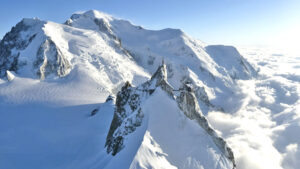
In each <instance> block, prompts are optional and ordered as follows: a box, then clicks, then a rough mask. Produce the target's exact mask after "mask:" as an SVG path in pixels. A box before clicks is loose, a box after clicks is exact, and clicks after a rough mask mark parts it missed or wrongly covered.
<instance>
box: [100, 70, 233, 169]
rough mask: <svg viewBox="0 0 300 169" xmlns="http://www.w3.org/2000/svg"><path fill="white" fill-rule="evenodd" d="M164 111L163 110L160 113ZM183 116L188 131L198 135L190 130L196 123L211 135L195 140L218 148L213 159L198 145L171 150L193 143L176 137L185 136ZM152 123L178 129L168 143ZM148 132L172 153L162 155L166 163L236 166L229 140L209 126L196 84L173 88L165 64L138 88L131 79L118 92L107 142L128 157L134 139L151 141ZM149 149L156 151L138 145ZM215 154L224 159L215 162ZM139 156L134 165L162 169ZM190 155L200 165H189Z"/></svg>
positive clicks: (116, 152) (110, 149)
mask: <svg viewBox="0 0 300 169" xmlns="http://www.w3.org/2000/svg"><path fill="white" fill-rule="evenodd" d="M175 93H178V96H176V94H175ZM164 100H168V102H164ZM152 102H155V103H152ZM146 107H152V109H151V110H150V109H148V108H146ZM165 108H166V109H165ZM172 108H174V109H176V111H175V112H176V113H175V112H174V111H171V112H170V113H167V112H165V111H169V110H170V109H172ZM161 110H163V111H162V112H160V111H161ZM155 112H160V113H161V114H156V113H155ZM156 118H159V119H164V120H165V121H164V122H163V124H156V120H154V121H153V120H151V119H156ZM169 119H171V120H169ZM183 119H185V120H184V121H185V123H186V124H185V125H183V126H181V127H183V128H185V129H184V130H187V131H188V132H187V133H185V134H188V135H194V134H193V132H191V131H189V130H190V129H192V128H190V126H189V125H196V126H194V127H196V128H198V130H199V132H200V131H201V132H203V133H202V134H207V135H208V136H209V139H208V140H206V139H207V138H201V137H197V136H196V135H195V139H196V140H197V141H199V143H200V142H201V145H200V146H201V147H202V146H203V147H206V146H209V147H212V149H214V150H213V151H214V153H213V154H214V155H213V156H210V155H208V156H210V158H208V159H205V158H204V157H203V156H198V155H196V154H197V153H196V152H197V151H198V150H199V149H198V148H195V149H194V150H192V151H189V152H186V151H183V152H181V151H178V152H176V153H175V152H173V151H172V150H171V149H170V148H171V147H172V149H173V148H176V147H186V146H188V145H186V144H189V143H192V142H193V141H191V140H190V141H187V140H186V142H180V141H179V142H176V141H174V140H173V139H175V138H178V137H181V136H183V135H181V134H182V133H181V132H182V131H181V129H179V130H178V127H179V126H180V123H178V120H179V121H180V120H183ZM153 123H155V124H153ZM172 123H173V124H172ZM152 125H159V126H160V127H161V128H162V129H161V130H168V131H169V130H174V131H175V133H173V134H172V135H169V138H168V140H169V141H168V142H165V141H167V140H166V139H165V138H163V137H162V136H161V133H160V131H159V130H156V129H153V128H152ZM170 127H171V128H170ZM181 127H180V128H181ZM201 132H200V133H201ZM134 133H140V135H139V136H137V135H135V134H134ZM147 133H148V134H149V135H150V137H151V139H152V142H155V143H156V142H157V143H156V144H159V145H160V146H161V147H160V148H161V149H162V150H160V151H161V153H166V154H168V156H165V157H164V156H162V158H163V159H164V160H165V162H164V163H166V164H164V165H175V166H177V167H178V168H189V169H192V168H199V167H200V166H202V167H204V168H220V169H221V168H234V167H235V160H234V156H233V152H232V150H231V149H230V148H229V147H228V145H227V143H226V142H225V141H224V140H223V139H222V138H221V137H219V136H218V135H217V133H216V132H215V131H214V129H212V127H211V126H210V125H209V123H208V121H207V119H206V118H205V117H204V116H203V114H202V113H201V111H200V108H199V105H198V101H197V98H196V96H195V94H194V90H193V89H192V86H191V85H190V84H185V85H184V86H183V87H182V88H180V89H178V90H175V89H173V87H172V86H170V84H169V83H168V81H167V72H166V65H165V64H162V65H161V66H159V67H158V69H157V71H156V72H155V73H154V75H153V76H152V77H151V79H150V80H149V81H147V82H145V83H143V84H141V85H139V86H137V87H132V86H131V85H130V83H129V82H127V83H126V84H125V85H124V86H123V87H122V89H121V91H120V92H118V94H117V98H116V107H115V112H114V117H113V120H112V123H111V126H110V130H109V132H108V135H107V137H106V144H105V145H106V147H107V153H109V154H112V155H113V156H116V157H120V156H124V154H127V155H129V154H131V152H130V151H131V150H129V149H128V146H131V144H132V140H140V139H141V138H143V139H144V140H147V139H148V137H149V135H148V134H147ZM198 134H199V133H198ZM198 134H197V135H198ZM198 136H199V135H198ZM171 140H172V141H171ZM197 141H196V142H197ZM187 142H188V143H187ZM196 142H195V143H196ZM173 143H174V144H173ZM193 143H194V142H193ZM166 144H167V145H166ZM168 144H169V145H168ZM191 145H192V144H191ZM165 146H166V147H165ZM145 149H146V150H147V151H155V150H153V148H152V147H148V146H146V145H143V144H142V145H141V146H139V147H137V152H139V151H145ZM163 151H166V152H163ZM201 151H203V150H201ZM173 153H174V154H173ZM194 153H195V154H194ZM198 153H200V152H198ZM214 156H219V158H220V159H222V160H221V161H218V162H217V163H214V162H212V161H214V160H215V159H214ZM139 158H141V157H139V155H138V153H137V154H136V155H135V159H136V160H137V161H136V160H134V161H133V162H132V163H131V166H130V168H138V166H141V165H142V166H143V165H149V166H147V167H146V168H160V167H158V166H156V165H157V164H155V163H152V164H145V162H146V161H144V160H140V159H139ZM147 158H149V160H150V159H152V160H155V159H156V158H157V157H153V156H149V157H147ZM188 158H192V159H193V160H194V162H197V163H198V165H196V166H194V164H191V163H190V164H186V163H185V160H187V159H188ZM111 165H113V166H114V165H115V164H111ZM150 166H151V167H150Z"/></svg>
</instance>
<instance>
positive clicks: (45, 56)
mask: <svg viewBox="0 0 300 169" xmlns="http://www.w3.org/2000/svg"><path fill="white" fill-rule="evenodd" d="M36 55H37V59H36V61H35V62H34V68H37V75H38V76H39V77H40V79H45V77H46V76H48V75H50V74H54V75H57V76H58V77H63V76H65V75H66V74H67V73H69V71H70V68H71V66H70V63H69V61H68V60H67V59H66V58H64V56H63V55H62V53H61V51H60V50H59V48H58V47H57V46H56V45H55V43H54V42H53V41H52V40H51V39H50V38H47V39H46V40H45V41H44V43H43V44H42V45H41V46H40V48H39V49H38V51H37V54H36Z"/></svg>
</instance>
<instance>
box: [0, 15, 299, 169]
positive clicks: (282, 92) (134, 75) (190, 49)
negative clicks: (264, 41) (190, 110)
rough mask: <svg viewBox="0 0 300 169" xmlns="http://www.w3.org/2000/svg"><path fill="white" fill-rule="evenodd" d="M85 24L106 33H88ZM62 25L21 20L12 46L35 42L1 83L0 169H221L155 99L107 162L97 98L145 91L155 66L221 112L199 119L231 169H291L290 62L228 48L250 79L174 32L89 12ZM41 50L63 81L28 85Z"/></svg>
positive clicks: (179, 117)
mask: <svg viewBox="0 0 300 169" xmlns="http://www.w3.org/2000/svg"><path fill="white" fill-rule="evenodd" d="M95 19H102V20H103V21H104V23H105V25H106V26H107V28H109V29H107V30H108V31H107V32H104V31H101V30H99V25H97V24H95V22H94V20H95ZM68 21H69V25H65V24H58V23H54V22H50V21H47V22H45V21H40V20H37V19H25V23H26V24H28V25H31V26H32V27H31V29H29V30H27V31H26V32H22V36H24V37H26V36H30V35H32V34H37V35H36V37H35V38H34V40H33V41H32V42H31V43H30V44H29V46H28V47H27V48H26V49H24V50H22V51H13V52H20V56H19V59H20V61H21V62H24V63H27V65H25V66H23V67H21V68H20V69H19V70H18V72H16V73H15V74H14V79H13V80H12V81H10V82H8V81H7V80H6V79H0V133H1V134H0V168H1V169H2V168H3V169H10V168H13V169H20V168H22V169H24V168H28V169H29V168H30V169H32V168H45V169H47V168H49V169H50V168H57V169H60V168H61V169H67V168H70V169H77V168H78V169H82V168H91V169H92V168H93V169H94V168H103V169H104V168H107V169H108V168H120V169H121V168H136V169H137V168H211V167H212V166H213V167H214V168H226V167H227V168H228V166H230V165H228V164H226V162H225V161H223V160H222V159H221V158H220V157H219V156H218V154H219V153H220V152H216V151H214V150H216V149H215V148H211V147H210V146H212V145H214V144H211V142H212V141H211V140H210V139H209V137H208V136H206V135H205V132H203V130H202V129H201V127H199V126H198V125H196V123H195V124H194V123H192V121H189V120H188V119H187V118H186V117H185V116H184V115H183V114H180V111H179V110H178V108H177V106H175V105H174V104H175V103H173V102H172V101H171V100H170V99H169V98H168V97H167V96H166V95H165V94H164V92H162V91H160V90H158V91H156V92H155V93H154V94H153V97H151V98H150V99H149V100H147V101H146V102H145V103H144V107H143V110H144V111H145V112H146V113H145V114H146V116H145V118H144V119H143V123H142V126H140V127H137V129H136V131H135V132H133V133H131V134H130V137H128V140H127V142H128V144H126V148H124V150H122V151H120V153H119V154H117V155H116V156H111V155H107V153H106V149H105V148H104V144H105V139H106V136H107V132H108V130H109V127H110V123H111V121H112V117H113V111H114V110H113V103H112V102H107V103H104V101H105V99H106V97H107V96H108V95H109V94H116V92H117V91H118V90H119V89H120V87H121V86H122V85H123V84H124V82H125V81H130V82H131V83H132V84H133V85H138V84H141V83H142V82H144V81H146V80H148V78H149V77H150V74H152V73H153V72H154V71H155V70H156V68H157V67H158V65H160V64H161V62H162V60H164V61H165V62H166V64H167V68H168V81H169V82H170V84H171V85H172V86H173V87H174V88H175V89H177V88H179V86H180V84H181V80H183V79H185V78H188V79H189V80H191V81H193V82H194V83H195V84H196V85H198V86H199V87H203V88H204V89H205V91H206V93H207V95H208V98H209V100H210V102H211V103H212V104H214V105H216V106H219V107H222V108H223V109H224V110H225V112H220V111H217V110H216V109H209V108H207V111H208V112H207V118H208V120H209V122H210V123H211V125H212V126H213V127H214V128H215V129H217V130H218V131H219V133H220V134H221V135H222V137H223V138H225V139H226V141H227V142H228V143H229V145H230V147H231V148H232V150H233V152H234V155H235V158H236V163H237V168H238V169H253V168H257V169H259V168H262V169H265V168H272V169H277V168H278V169H281V168H285V169H296V168H298V167H299V166H300V163H299V159H300V148H299V147H300V137H299V135H298V133H299V131H300V114H299V113H300V107H299V105H300V101H299V97H300V88H299V87H300V74H299V69H300V67H299V63H300V56H297V55H296V56H295V55H291V54H286V53H285V52H281V53H278V52H275V51H274V50H267V49H264V48H248V47H247V48H238V51H239V52H240V53H241V54H242V55H243V56H244V57H245V58H246V59H247V60H249V61H250V63H251V64H252V65H255V68H257V69H259V70H260V71H259V73H258V76H257V77H256V75H255V74H256V73H255V70H251V69H250V68H248V67H247V66H248V65H247V66H246V67H247V68H245V66H242V65H241V64H239V62H240V60H239V58H240V54H239V53H238V52H237V50H235V49H234V48H233V47H227V46H210V47H209V46H207V45H206V44H204V43H203V42H201V41H199V40H195V39H193V38H191V37H189V36H188V35H186V34H185V33H184V32H183V31H181V30H177V29H164V30H157V31H153V30H146V29H144V28H142V27H139V26H134V25H132V24H131V23H130V22H128V21H125V20H121V19H116V18H114V17H112V16H109V15H107V14H104V13H101V12H99V11H88V12H85V13H82V14H74V15H73V16H72V17H71V19H70V20H68ZM112 35H114V36H115V37H117V39H115V38H113V37H112ZM46 38H50V39H51V40H52V41H53V42H54V43H55V44H56V46H57V47H58V48H59V50H60V51H61V52H62V54H63V56H64V57H65V58H66V59H67V60H68V61H69V62H70V63H71V69H70V71H69V73H68V74H67V75H66V76H65V77H62V78H58V77H55V76H53V75H52V76H49V77H47V78H46V79H45V80H43V81H41V80H39V79H38V77H37V76H36V74H35V73H34V70H33V69H34V68H33V66H32V64H33V62H34V60H35V59H36V53H37V51H38V48H39V46H40V45H41V43H42V42H43V41H44V40H45V39H46ZM220 51H221V53H220ZM127 52H129V54H128V53H127ZM233 75H234V78H232V77H233ZM201 105H203V104H200V106H201ZM96 108H98V109H99V111H98V112H97V113H96V115H94V116H90V113H91V112H92V111H93V110H94V109H96ZM197 159H202V160H203V159H207V160H204V161H206V162H203V163H200V162H199V160H197Z"/></svg>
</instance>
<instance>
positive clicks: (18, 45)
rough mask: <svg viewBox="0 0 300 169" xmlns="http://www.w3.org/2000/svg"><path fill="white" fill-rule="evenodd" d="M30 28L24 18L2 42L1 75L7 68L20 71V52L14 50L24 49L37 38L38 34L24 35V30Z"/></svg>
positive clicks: (0, 45)
mask: <svg viewBox="0 0 300 169" xmlns="http://www.w3.org/2000/svg"><path fill="white" fill-rule="evenodd" d="M28 29H30V26H29V25H26V24H25V23H24V20H22V21H21V22H19V23H18V24H17V25H16V26H14V27H13V28H12V29H11V31H10V32H8V33H7V34H6V35H5V36H4V38H3V39H2V40H1V42H0V77H3V76H5V72H6V70H9V71H14V72H17V71H18V67H19V65H18V58H19V55H20V53H19V52H13V50H15V51H20V50H24V49H25V48H26V47H27V46H28V45H29V44H30V42H31V41H32V40H33V39H34V38H35V36H36V34H33V35H29V36H25V37H23V36H22V32H24V31H27V30H28Z"/></svg>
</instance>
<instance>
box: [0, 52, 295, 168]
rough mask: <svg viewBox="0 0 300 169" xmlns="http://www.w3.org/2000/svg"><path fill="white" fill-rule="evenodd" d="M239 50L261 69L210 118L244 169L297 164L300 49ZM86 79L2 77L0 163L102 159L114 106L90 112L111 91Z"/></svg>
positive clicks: (75, 163)
mask: <svg viewBox="0 0 300 169" xmlns="http://www.w3.org/2000/svg"><path fill="white" fill-rule="evenodd" d="M238 49H239V51H240V53H241V54H242V55H243V56H244V57H245V58H247V59H248V61H250V63H252V64H253V65H254V66H255V67H256V68H258V69H259V70H260V71H259V76H258V77H257V79H253V80H240V81H239V82H238V85H240V86H241V88H242V90H241V91H239V92H238V94H237V97H238V99H240V98H242V100H239V102H236V105H232V109H230V106H229V108H228V110H229V112H228V113H226V114H225V113H222V112H209V113H208V115H207V117H208V120H209V122H210V123H211V124H212V126H213V127H214V128H216V129H217V130H219V131H220V134H222V136H223V137H224V138H225V139H226V140H227V142H228V143H229V145H230V146H231V147H232V149H233V151H234V154H235V158H236V162H237V168H238V169H254V168H255V169H266V168H270V169H280V168H284V169H297V168H298V167H299V166H300V161H299V159H300V135H299V132H300V101H299V97H300V55H295V54H286V53H285V52H278V51H275V50H269V49H264V48H249V47H247V48H242V47H240V48H238ZM81 80H82V81H84V83H81V84H82V85H81V86H78V85H75V84H72V83H60V84H59V85H58V84H57V83H56V81H55V80H54V81H50V82H49V81H48V82H39V80H32V79H22V78H18V77H17V78H16V79H15V80H14V81H13V82H5V81H2V80H1V81H0V106H1V116H0V132H1V135H0V168H4V167H5V168H22V166H31V167H33V168H36V167H40V166H44V167H47V168H68V167H69V168H70V167H71V168H84V166H96V165H98V163H101V161H98V159H101V153H102V152H101V151H103V145H104V138H105V136H106V133H107V131H108V128H107V126H109V123H110V122H111V119H112V112H113V110H110V109H109V110H106V109H107V108H106V107H102V109H104V110H105V111H104V112H106V114H101V115H99V116H96V117H95V118H90V117H89V115H90V112H91V111H92V110H93V109H95V108H98V107H100V108H101V104H100V103H101V102H104V101H105V98H106V96H107V94H105V93H104V92H103V91H102V90H101V89H100V88H99V87H97V84H93V83H91V82H89V81H88V79H77V80H75V82H76V81H81ZM8 83H10V84H8ZM20 86H22V87H20ZM74 86H76V87H74ZM16 89H17V90H16ZM33 89H34V90H33ZM31 91H38V92H39V95H36V93H32V92H31ZM238 99H237V100H238ZM233 103H234V102H233ZM3 110H5V111H3ZM20 110H21V111H20ZM40 110H43V112H41V111H40ZM24 112H26V113H24ZM28 112H30V113H28ZM71 117H72V118H71ZM105 126H106V127H105ZM14 161H15V163H14ZM66 165H67V166H66Z"/></svg>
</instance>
